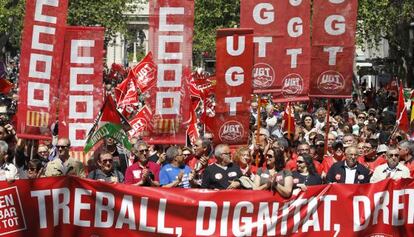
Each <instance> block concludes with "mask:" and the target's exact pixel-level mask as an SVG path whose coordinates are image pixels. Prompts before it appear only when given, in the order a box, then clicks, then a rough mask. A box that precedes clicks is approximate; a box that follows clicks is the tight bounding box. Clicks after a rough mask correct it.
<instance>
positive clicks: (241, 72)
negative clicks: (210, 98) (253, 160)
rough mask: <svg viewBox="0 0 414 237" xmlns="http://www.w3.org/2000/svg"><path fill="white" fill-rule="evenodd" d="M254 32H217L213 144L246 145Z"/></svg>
mask: <svg viewBox="0 0 414 237" xmlns="http://www.w3.org/2000/svg"><path fill="white" fill-rule="evenodd" d="M253 53H254V50H253V30H252V29H234V28H233V29H220V30H218V31H217V39H216V61H217V62H216V80H217V84H218V85H220V86H217V87H216V115H215V118H214V120H215V126H214V129H213V130H214V131H213V132H214V134H215V136H214V139H215V143H216V144H219V143H227V144H230V145H236V144H247V140H248V137H249V118H250V100H251V94H252V78H251V73H250V72H251V71H252V69H253Z"/></svg>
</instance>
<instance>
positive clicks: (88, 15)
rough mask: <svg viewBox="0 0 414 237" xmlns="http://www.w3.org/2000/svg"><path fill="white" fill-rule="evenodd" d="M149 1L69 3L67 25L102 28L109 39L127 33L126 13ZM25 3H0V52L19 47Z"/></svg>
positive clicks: (84, 0)
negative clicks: (7, 47) (6, 47)
mask: <svg viewBox="0 0 414 237" xmlns="http://www.w3.org/2000/svg"><path fill="white" fill-rule="evenodd" d="M147 1H148V0H69V10H68V19H67V23H68V25H76V26H97V25H99V26H103V27H105V28H106V35H105V36H106V39H109V38H111V37H113V36H114V35H115V33H116V32H121V33H124V32H125V31H126V25H127V22H128V19H127V16H126V15H125V13H131V12H134V11H135V10H136V9H137V7H138V4H140V3H144V2H147ZM24 8H25V1H24V0H0V49H1V48H3V47H4V46H12V47H15V48H18V47H20V41H21V32H22V29H23V21H24Z"/></svg>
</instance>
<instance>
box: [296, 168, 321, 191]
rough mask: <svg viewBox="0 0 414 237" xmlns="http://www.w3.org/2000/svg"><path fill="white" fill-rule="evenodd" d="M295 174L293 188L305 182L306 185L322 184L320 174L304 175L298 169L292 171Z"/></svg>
mask: <svg viewBox="0 0 414 237" xmlns="http://www.w3.org/2000/svg"><path fill="white" fill-rule="evenodd" d="M292 176H293V185H294V187H293V188H297V185H298V184H305V185H306V186H310V185H319V184H322V179H321V177H320V176H319V175H317V174H316V175H311V174H308V175H302V174H301V173H299V172H297V171H293V172H292Z"/></svg>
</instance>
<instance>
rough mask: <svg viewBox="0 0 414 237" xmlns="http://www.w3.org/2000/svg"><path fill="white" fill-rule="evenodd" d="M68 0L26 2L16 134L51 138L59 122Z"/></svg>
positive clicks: (33, 137)
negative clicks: (57, 114)
mask: <svg viewBox="0 0 414 237" xmlns="http://www.w3.org/2000/svg"><path fill="white" fill-rule="evenodd" d="M67 8H68V0H55V1H26V16H25V19H24V29H23V34H22V47H21V50H22V53H21V61H20V76H19V88H20V91H19V105H18V114H19V117H18V121H17V133H18V135H19V137H26V138H32V139H37V138H39V139H50V138H51V135H50V129H49V128H50V125H51V124H52V123H53V122H55V121H56V108H57V107H56V104H57V103H56V102H57V89H58V80H59V76H60V67H61V62H62V50H63V40H64V36H65V25H66V16H67Z"/></svg>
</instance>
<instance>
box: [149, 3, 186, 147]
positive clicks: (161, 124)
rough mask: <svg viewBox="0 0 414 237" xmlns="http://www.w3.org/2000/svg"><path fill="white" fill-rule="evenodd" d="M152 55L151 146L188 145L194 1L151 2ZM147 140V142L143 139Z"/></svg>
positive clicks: (150, 33) (150, 34) (150, 46)
mask: <svg viewBox="0 0 414 237" xmlns="http://www.w3.org/2000/svg"><path fill="white" fill-rule="evenodd" d="M149 9H150V20H149V25H150V27H149V36H150V41H149V42H150V45H149V48H150V51H151V52H152V53H153V55H154V62H155V63H156V64H157V67H158V73H157V83H156V86H155V87H153V88H152V89H151V90H150V91H149V94H150V96H149V99H148V100H147V103H146V104H147V105H149V106H150V109H151V111H152V114H153V117H152V122H153V124H154V126H153V130H152V131H151V132H150V135H149V136H148V137H147V139H148V142H150V143H161V144H185V141H186V137H185V131H186V126H185V124H186V122H188V121H189V117H190V113H189V107H190V106H189V103H188V101H189V93H188V84H187V82H188V80H187V78H188V77H190V76H191V61H192V40H193V24H194V1H182V0H159V1H150V7H149ZM144 139H145V138H144Z"/></svg>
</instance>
